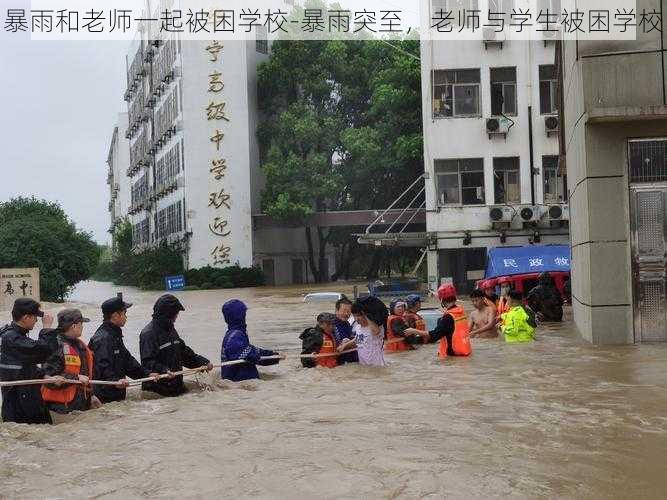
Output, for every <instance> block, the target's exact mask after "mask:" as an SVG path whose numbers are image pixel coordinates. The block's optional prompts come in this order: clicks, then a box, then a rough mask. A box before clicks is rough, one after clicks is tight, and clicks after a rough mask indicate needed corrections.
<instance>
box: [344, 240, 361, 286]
mask: <svg viewBox="0 0 667 500" xmlns="http://www.w3.org/2000/svg"><path fill="white" fill-rule="evenodd" d="M357 250H359V244H358V243H357V242H356V241H353V242H352V243H350V249H349V250H348V252H347V262H345V267H344V269H345V279H346V280H349V279H350V267H351V265H352V261H353V260H354V258H355V257H356V255H357Z"/></svg>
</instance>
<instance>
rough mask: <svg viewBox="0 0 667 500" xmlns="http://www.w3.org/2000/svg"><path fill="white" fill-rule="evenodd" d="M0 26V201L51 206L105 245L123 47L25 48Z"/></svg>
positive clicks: (24, 41)
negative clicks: (18, 199) (20, 199)
mask: <svg viewBox="0 0 667 500" xmlns="http://www.w3.org/2000/svg"><path fill="white" fill-rule="evenodd" d="M3 28H4V26H0V30H2V31H0V95H1V96H2V106H1V108H0V116H1V118H0V200H1V201H4V200H7V199H8V198H11V197H14V196H18V195H23V196H32V195H34V196H36V197H38V198H44V199H47V200H50V201H58V202H59V203H60V204H61V205H62V207H63V208H64V209H65V211H66V212H67V214H68V215H69V216H70V218H71V219H72V220H73V221H74V222H75V223H76V225H77V227H79V228H81V229H83V230H85V231H89V232H92V233H93V237H94V238H95V240H96V241H98V242H100V243H103V242H107V241H109V239H110V237H109V234H108V233H107V232H106V231H107V229H108V227H109V213H108V211H107V205H108V202H109V190H108V186H107V185H106V174H107V166H106V163H105V161H106V158H107V152H108V149H109V143H110V141H111V134H112V132H113V127H114V125H115V122H116V120H117V119H118V112H120V111H124V110H125V102H124V101H123V100H122V95H123V91H124V87H125V51H126V47H127V46H128V43H127V42H109V41H100V42H54V41H49V42H33V41H30V39H29V38H27V37H26V36H16V35H10V34H7V33H4V30H3Z"/></svg>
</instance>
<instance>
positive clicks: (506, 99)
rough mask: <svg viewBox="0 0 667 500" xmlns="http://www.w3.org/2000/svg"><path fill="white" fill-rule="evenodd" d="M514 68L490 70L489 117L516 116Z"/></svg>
mask: <svg viewBox="0 0 667 500" xmlns="http://www.w3.org/2000/svg"><path fill="white" fill-rule="evenodd" d="M516 108H517V104H516V68H491V115H493V116H499V115H516Z"/></svg>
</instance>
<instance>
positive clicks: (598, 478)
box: [0, 282, 667, 499]
mask: <svg viewBox="0 0 667 500" xmlns="http://www.w3.org/2000/svg"><path fill="white" fill-rule="evenodd" d="M326 289H328V290H337V291H343V292H351V286H342V287H340V286H339V287H336V286H335V285H332V286H328V287H326ZM116 291H123V292H124V293H125V298H126V300H129V301H131V302H134V303H135V306H134V307H133V308H132V309H130V311H129V322H128V325H127V327H126V329H125V338H126V343H127V345H128V347H129V349H130V350H131V351H132V352H133V353H134V354H138V333H139V331H140V329H141V328H142V327H143V326H144V325H145V324H146V322H147V321H148V318H149V317H150V312H151V310H152V304H153V302H154V300H155V299H156V298H157V297H158V296H159V295H160V294H158V293H148V292H140V291H137V290H134V289H122V288H120V289H119V288H117V287H113V286H112V285H110V284H102V283H92V282H88V283H84V284H82V285H80V286H79V288H78V289H77V291H76V293H75V294H74V296H73V301H74V302H76V303H77V305H79V306H80V307H82V309H83V310H84V313H85V314H88V315H90V316H89V317H90V318H91V319H93V323H91V324H89V325H86V328H87V329H86V331H85V333H84V335H85V336H86V337H87V338H89V337H90V336H91V335H92V333H93V332H94V330H95V328H96V323H98V322H99V321H100V320H101V313H100V312H99V310H98V309H97V304H99V303H100V302H101V301H102V300H104V299H106V298H109V297H111V296H114V295H115V292H116ZM301 292H302V288H280V289H278V288H274V289H270V288H263V289H255V290H240V291H239V290H234V291H210V292H182V293H179V294H178V295H179V298H180V299H181V300H182V302H183V303H184V304H185V306H186V308H187V310H186V311H185V312H184V313H182V314H181V316H180V317H179V319H178V322H177V329H178V330H179V332H180V334H181V336H182V337H183V338H184V339H186V341H187V342H188V343H189V344H190V345H191V347H193V348H194V349H195V350H196V351H197V352H199V353H201V354H203V355H205V356H207V357H209V358H210V359H211V360H212V361H213V362H218V360H219V352H220V342H221V339H222V335H223V333H224V331H225V325H224V322H223V321H222V318H221V315H220V305H221V304H222V303H223V302H224V301H225V300H228V299H230V298H240V299H242V300H244V301H246V302H247V303H248V305H249V311H248V324H249V331H250V335H251V338H252V340H253V341H254V342H255V343H256V344H257V345H261V346H264V347H267V348H271V349H279V350H283V351H286V352H287V353H288V354H289V353H292V354H296V353H298V349H299V346H300V344H299V340H298V335H299V333H300V332H301V331H302V330H303V328H305V327H307V326H311V325H312V323H313V320H312V318H313V317H314V315H315V314H317V313H318V312H321V311H322V310H327V309H332V306H329V305H328V304H326V303H319V304H304V303H303V302H302V298H301V296H300V294H301ZM466 307H467V308H469V307H470V306H469V304H466ZM56 311H57V310H54V312H56ZM5 316H7V315H6V314H4V315H3V318H2V320H3V321H4V320H5ZM538 337H539V338H538V341H536V342H534V343H533V344H530V345H519V346H516V345H515V346H509V345H505V344H504V343H502V342H500V341H496V340H476V339H475V340H473V342H474V343H473V349H474V352H473V355H472V357H470V358H466V359H463V358H460V359H448V360H447V361H445V362H440V361H438V360H437V356H436V347H435V346H427V347H422V348H420V349H419V350H417V351H413V352H409V353H406V354H399V355H394V356H392V357H389V366H388V367H387V368H385V369H368V368H362V367H359V366H354V365H345V366H343V367H339V368H336V369H334V370H325V369H311V370H306V369H303V368H301V366H300V363H299V361H298V359H296V358H294V357H292V358H291V359H288V360H287V361H285V362H283V363H282V364H281V365H280V366H277V367H268V368H263V369H261V371H262V373H263V378H264V379H263V380H262V381H253V382H245V383H241V384H231V383H222V382H219V381H218V379H217V376H214V375H206V376H201V377H200V379H199V380H198V381H194V380H193V381H192V382H191V387H192V391H191V392H190V393H189V394H188V395H186V396H183V397H181V398H177V399H159V398H157V397H153V396H152V395H142V393H141V391H139V390H138V389H136V388H135V389H130V392H131V397H130V399H129V400H128V401H125V402H123V403H115V404H110V405H107V406H105V407H103V408H102V409H100V410H95V411H90V412H87V413H85V414H79V415H76V416H74V417H73V418H72V419H71V420H70V421H68V422H66V423H63V424H59V425H56V426H41V427H40V426H32V427H31V426H22V425H16V424H0V457H1V460H2V466H1V467H0V485H1V488H0V497H2V498H44V497H48V498H81V497H95V498H139V497H156V498H176V497H180V498H201V497H203V496H204V495H210V496H213V495H215V496H216V497H218V498H220V497H223V498H245V497H257V498H434V499H436V498H444V497H448V498H471V497H476V498H489V497H506V496H513V497H519V498H540V497H542V498H544V497H548V498H553V497H561V498H659V497H664V495H665V493H664V492H665V488H666V487H667V475H666V474H665V469H666V459H667V369H666V367H667V346H641V347H638V346H627V347H594V346H590V345H588V344H585V343H583V342H581V341H580V340H578V338H577V336H576V334H575V333H574V332H573V330H572V325H571V323H569V322H566V323H565V324H564V325H562V326H561V327H558V328H548V329H547V328H545V329H541V330H540V331H539V333H538Z"/></svg>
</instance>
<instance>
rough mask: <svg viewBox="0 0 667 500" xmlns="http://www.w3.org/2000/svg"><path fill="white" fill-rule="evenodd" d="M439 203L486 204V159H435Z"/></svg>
mask: <svg viewBox="0 0 667 500" xmlns="http://www.w3.org/2000/svg"><path fill="white" fill-rule="evenodd" d="M435 178H436V189H437V191H438V204H439V205H484V160H482V159H481V158H473V159H465V160H436V161H435Z"/></svg>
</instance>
